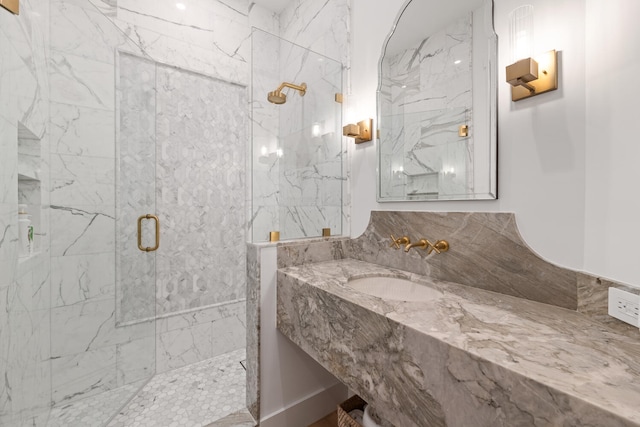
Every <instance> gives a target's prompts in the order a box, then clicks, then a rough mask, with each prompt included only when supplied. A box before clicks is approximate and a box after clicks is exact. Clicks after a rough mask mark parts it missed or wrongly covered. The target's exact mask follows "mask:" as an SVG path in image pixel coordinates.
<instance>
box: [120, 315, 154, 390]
mask: <svg viewBox="0 0 640 427" xmlns="http://www.w3.org/2000/svg"><path fill="white" fill-rule="evenodd" d="M149 329H151V327H149ZM152 332H153V331H152ZM155 353H156V336H155V334H153V333H152V335H151V336H148V337H144V338H140V339H136V340H131V341H128V342H125V343H122V344H117V345H116V366H117V386H118V387H122V386H123V385H127V384H131V383H135V382H136V381H141V380H145V379H148V378H150V377H151V376H153V375H154V373H155Z"/></svg>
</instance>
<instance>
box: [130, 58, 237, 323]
mask: <svg viewBox="0 0 640 427" xmlns="http://www.w3.org/2000/svg"><path fill="white" fill-rule="evenodd" d="M119 68H120V84H121V86H122V87H121V88H119V90H118V93H119V97H120V98H121V104H120V118H121V120H120V133H119V138H118V140H119V152H120V155H119V158H118V161H119V164H120V168H119V172H120V173H119V180H118V184H119V185H118V189H117V194H118V198H119V200H118V207H119V210H118V224H119V225H118V260H119V262H120V268H119V269H118V270H119V273H120V275H119V280H118V289H119V290H120V292H119V294H120V298H119V301H120V306H121V307H120V310H121V311H120V319H119V320H121V321H125V322H127V321H132V320H140V319H144V318H147V317H149V316H153V314H154V312H155V313H156V314H157V315H160V316H162V315H165V314H169V313H176V312H180V311H182V310H189V309H193V308H198V307H204V306H208V305H212V304H220V303H225V302H230V301H236V300H240V299H244V293H245V290H244V282H245V279H244V275H245V268H244V242H245V236H244V230H245V228H244V221H243V214H244V205H243V203H244V188H245V184H244V179H245V178H244V177H245V172H244V139H245V134H244V127H245V126H244V124H245V105H246V101H245V88H244V87H242V86H239V85H235V84H229V83H226V82H223V81H221V80H216V79H213V78H210V77H207V76H204V75H201V74H196V73H192V72H187V71H184V70H181V69H178V68H174V67H169V66H165V65H159V64H156V63H153V62H150V61H147V60H144V59H139V58H135V57H132V56H130V55H121V56H120V67H119ZM145 213H155V214H157V215H158V216H159V217H160V218H161V242H162V243H161V248H160V249H159V250H158V251H157V252H156V253H155V254H148V253H144V252H141V251H139V250H138V248H137V245H136V242H135V240H136V219H137V217H138V216H139V215H142V214H145ZM150 225H153V222H151V223H150ZM143 234H144V235H145V236H146V238H147V240H148V241H146V242H145V241H143V244H144V245H145V246H151V245H153V240H154V237H153V236H154V235H155V232H154V231H153V229H151V230H148V229H145V230H144V233H143ZM238 260H241V262H238ZM154 294H155V297H156V308H155V310H153V307H151V308H152V310H151V312H147V311H148V310H149V308H150V307H149V304H148V302H147V301H148V300H149V297H150V295H154ZM145 310H146V311H145Z"/></svg>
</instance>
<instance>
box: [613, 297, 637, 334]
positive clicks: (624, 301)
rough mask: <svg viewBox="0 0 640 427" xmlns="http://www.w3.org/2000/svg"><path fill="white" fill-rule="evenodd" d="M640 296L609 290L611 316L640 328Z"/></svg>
mask: <svg viewBox="0 0 640 427" xmlns="http://www.w3.org/2000/svg"><path fill="white" fill-rule="evenodd" d="M639 312H640V295H637V294H634V293H631V292H627V291H623V290H622V289H618V288H609V316H613V317H615V318H616V319H620V320H622V321H623V322H626V323H629V324H630V325H633V326H638V327H640V320H639V319H640V313H639Z"/></svg>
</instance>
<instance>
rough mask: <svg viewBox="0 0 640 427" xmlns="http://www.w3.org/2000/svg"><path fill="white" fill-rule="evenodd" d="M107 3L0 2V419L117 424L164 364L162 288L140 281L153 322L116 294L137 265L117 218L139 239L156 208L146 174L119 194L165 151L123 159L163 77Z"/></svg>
mask: <svg viewBox="0 0 640 427" xmlns="http://www.w3.org/2000/svg"><path fill="white" fill-rule="evenodd" d="M98 4H99V5H100V10H98V9H97V8H96V7H95V6H94V5H93V3H92V2H91V1H90V0H85V1H73V2H70V1H65V0H52V1H35V2H23V4H22V7H21V10H20V15H19V16H13V15H10V14H9V13H7V12H6V11H5V10H4V9H2V10H0V12H1V13H0V57H1V58H2V60H1V61H0V100H1V101H0V152H1V153H2V154H1V155H0V272H1V274H0V342H1V343H2V345H0V375H1V377H2V378H3V381H2V382H1V383H0V425H7V426H23V425H24V426H26V425H29V426H37V427H39V426H45V425H46V426H50V427H53V426H69V425H91V426H100V425H105V424H106V423H107V422H108V421H109V419H110V418H111V417H112V416H113V415H115V414H116V413H117V412H118V410H119V409H120V408H121V407H122V406H123V405H124V404H126V402H127V401H128V400H129V399H130V398H131V397H132V396H133V395H135V393H136V392H137V390H138V389H139V388H140V387H141V386H142V385H143V384H144V383H145V382H146V381H147V380H148V379H149V378H150V377H151V376H152V375H153V374H154V372H155V355H156V351H155V291H154V289H153V287H152V286H151V287H150V286H146V287H145V285H147V283H145V284H143V285H141V286H140V287H139V289H138V290H137V292H138V299H137V302H138V306H137V309H138V310H140V311H142V312H144V313H145V318H144V319H143V321H139V322H135V323H127V322H120V321H118V313H117V304H116V297H117V286H116V283H117V280H118V279H119V278H121V277H122V276H124V275H129V274H132V273H131V272H130V271H129V272H126V273H125V272H124V271H123V269H122V268H120V269H117V268H116V266H117V265H118V263H117V256H116V254H117V249H118V245H119V244H120V243H121V242H119V241H118V239H117V231H116V229H117V228H116V227H117V225H120V224H122V223H124V222H126V223H127V227H129V230H134V231H133V234H132V236H133V238H134V241H133V242H127V244H134V245H136V246H135V247H136V250H137V244H136V243H137V242H135V229H136V219H137V217H138V216H139V215H144V214H147V213H154V212H153V209H154V207H155V202H154V200H155V191H154V188H153V187H152V186H145V185H139V186H138V187H137V188H136V189H135V193H134V194H135V199H136V201H138V202H140V205H139V206H133V205H132V206H127V208H131V211H127V210H126V208H123V206H122V204H121V202H122V200H121V199H120V198H119V191H120V190H119V187H120V182H121V181H123V180H126V179H128V178H127V177H130V176H132V171H135V173H136V174H138V175H145V174H151V175H153V174H155V160H154V159H153V158H152V156H153V155H155V151H150V152H149V153H148V154H149V156H147V157H140V158H138V159H136V160H137V161H136V162H135V163H132V164H129V165H124V164H122V163H121V162H119V155H120V152H121V150H122V149H125V150H126V149H127V148H126V146H125V147H123V146H122V144H121V143H122V142H123V141H122V138H121V131H122V130H123V129H124V130H127V129H131V128H132V127H140V128H144V126H145V124H144V122H143V121H142V120H143V119H144V117H143V114H142V113H143V108H142V107H141V105H142V104H144V107H145V108H146V107H148V106H149V103H150V102H152V100H153V99H154V97H155V93H154V92H153V91H152V90H151V91H149V90H148V88H149V87H151V88H153V87H154V86H155V81H153V82H152V83H153V84H151V81H152V80H153V79H154V78H155V77H154V76H151V75H148V74H146V73H147V72H146V70H145V66H147V65H148V60H140V61H139V62H137V63H136V62H132V61H129V62H127V60H126V58H125V60H124V61H123V60H122V59H123V57H124V55H123V54H121V53H119V52H127V54H128V55H129V56H130V57H132V56H135V57H136V58H144V57H145V54H144V52H143V51H142V50H141V49H140V48H139V47H138V46H137V45H136V44H135V43H133V42H132V41H131V39H129V38H128V37H127V36H126V35H125V34H124V33H123V32H122V31H121V30H120V29H118V27H117V26H116V25H115V24H114V21H113V18H114V17H115V15H116V10H115V7H114V6H109V5H107V4H106V3H102V2H98ZM145 61H147V62H145ZM134 79H136V80H135V81H134ZM146 79H149V81H147V80H146ZM127 84H128V85H129V87H128V88H127V87H126V85H127ZM123 87H124V88H125V89H126V93H124V91H123V90H122V89H123ZM123 93H124V94H125V95H126V96H121V95H122V94H123ZM145 96H146V98H145ZM134 101H136V102H137V101H141V102H139V103H136V102H134ZM123 106H124V108H122V107H123ZM151 106H152V105H151ZM152 107H153V106H152ZM154 114H155V111H154ZM152 130H154V129H152ZM140 134H141V135H142V132H140ZM143 136H144V135H143ZM143 136H141V137H140V138H137V139H136V138H131V139H127V141H126V142H127V143H129V144H143V143H146V142H147V141H146V140H144V139H143ZM152 147H153V146H152ZM127 168H133V169H132V170H129V171H128V172H127ZM153 182H154V181H153V180H151V181H150V183H151V185H153ZM19 205H20V207H19ZM134 208H136V209H138V208H139V209H140V212H139V213H138V212H136V213H135V214H134V213H133V210H134ZM19 210H20V211H25V212H26V214H22V215H18V212H19ZM23 215H24V216H26V215H29V218H28V219H29V222H30V225H31V226H32V227H33V240H32V242H31V249H30V250H27V251H24V250H23V249H22V248H21V247H20V243H21V241H20V237H19V232H20V230H21V227H22V226H23V225H24V224H25V222H24V220H23ZM145 233H146V230H143V237H144V240H143V244H144V245H146V246H149V245H148V244H147V243H146V241H145V240H146V239H151V240H153V235H151V236H148V235H145ZM136 255H138V254H136ZM154 257H155V255H154V254H153V253H142V252H140V260H138V261H136V264H135V266H132V270H136V271H137V270H140V271H149V270H151V271H153V270H154V268H153V264H154V261H153V260H154ZM116 271H117V272H118V273H117V274H116Z"/></svg>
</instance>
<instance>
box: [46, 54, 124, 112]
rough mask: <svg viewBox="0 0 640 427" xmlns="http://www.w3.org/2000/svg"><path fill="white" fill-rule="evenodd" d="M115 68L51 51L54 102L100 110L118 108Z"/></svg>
mask: <svg viewBox="0 0 640 427" xmlns="http://www.w3.org/2000/svg"><path fill="white" fill-rule="evenodd" d="M114 72H115V71H114V66H113V64H107V63H104V62H100V61H95V60H92V59H87V58H83V57H81V56H74V55H70V54H67V53H62V52H57V51H55V50H52V51H51V62H50V82H51V100H52V101H54V102H58V103H63V104H71V105H79V106H82V107H90V108H96V109H103V110H110V111H112V110H113V108H114V99H115V93H114V86H113V84H105V82H113V81H114V76H115V74H114Z"/></svg>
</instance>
